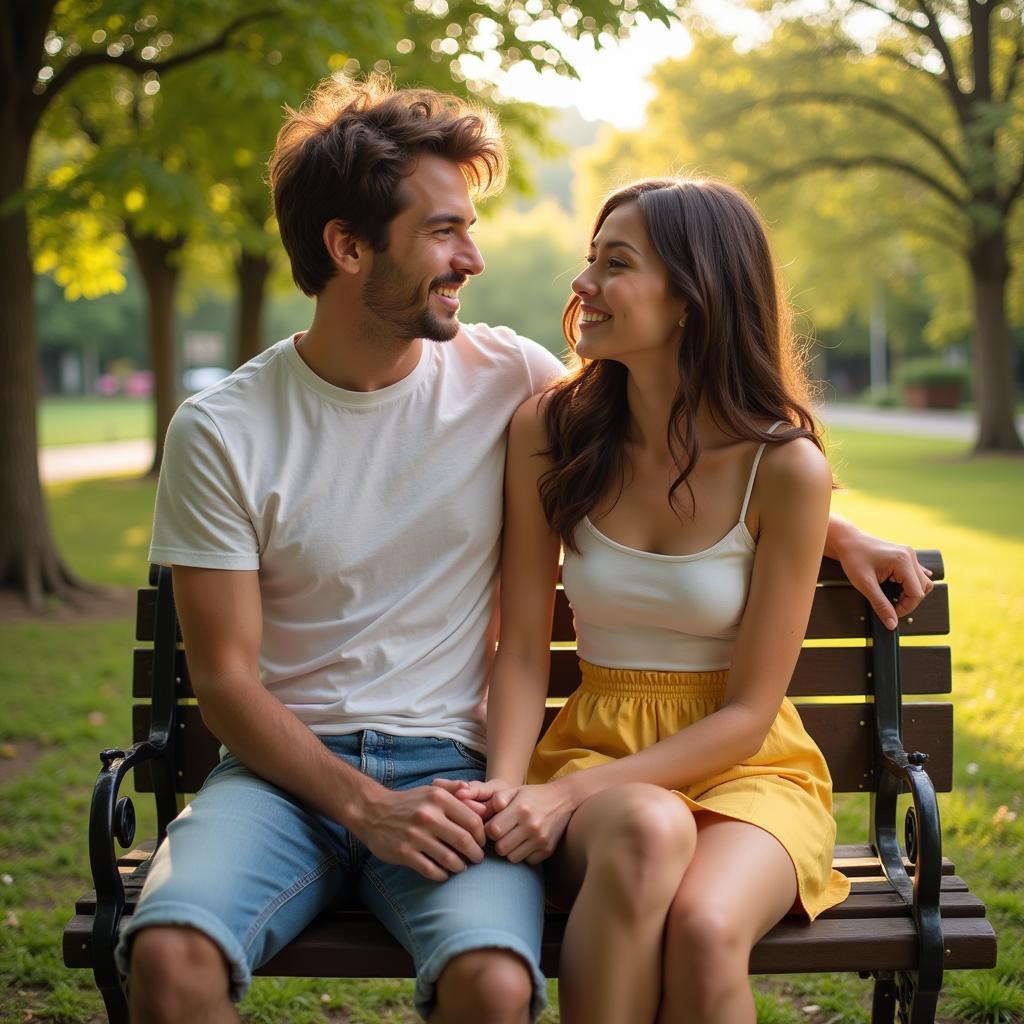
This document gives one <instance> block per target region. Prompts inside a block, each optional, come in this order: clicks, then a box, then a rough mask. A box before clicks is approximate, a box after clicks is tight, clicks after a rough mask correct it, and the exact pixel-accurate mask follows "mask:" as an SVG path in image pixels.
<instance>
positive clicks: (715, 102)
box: [702, 0, 1024, 452]
mask: <svg viewBox="0 0 1024 1024" xmlns="http://www.w3.org/2000/svg"><path fill="white" fill-rule="evenodd" d="M754 6H756V7H757V8H758V9H760V10H763V11H766V12H770V13H771V16H772V17H773V18H775V19H777V24H776V29H775V32H774V33H773V35H772V38H771V39H770V40H769V42H768V43H766V44H765V45H762V46H758V47H755V48H754V49H753V50H752V51H751V52H750V53H749V54H747V55H746V58H747V59H746V63H747V71H746V76H741V77H740V78H734V80H733V81H731V82H724V81H719V82H717V83H716V85H714V86H710V85H708V86H705V89H704V90H703V91H702V94H703V95H704V97H705V98H706V99H707V100H708V106H707V114H708V120H706V121H705V124H708V123H710V119H711V118H712V117H713V118H716V119H717V120H718V124H719V126H723V125H728V126H730V127H729V128H726V129H725V130H724V131H722V132H721V134H722V135H723V136H725V137H726V138H724V139H723V140H722V148H723V149H726V150H729V151H730V152H732V153H733V154H734V155H735V156H736V157H737V158H739V159H740V160H741V161H742V162H743V163H745V164H746V165H747V166H748V167H749V168H751V169H752V170H753V171H755V172H756V174H755V175H754V181H755V182H756V183H757V184H758V185H759V186H761V187H764V186H767V185H770V184H773V183H780V182H791V181H793V180H794V179H797V178H804V177H809V176H817V175H821V174H827V173H832V174H836V175H842V176H844V177H848V176H857V177H858V178H860V179H861V180H862V181H863V180H865V178H866V179H867V180H869V181H870V182H871V184H872V188H871V189H870V192H871V194H872V196H873V201H874V203H875V204H876V207H877V209H876V210H875V211H872V210H870V209H868V207H867V206H866V205H865V206H863V207H861V210H860V212H861V214H862V215H864V216H867V217H868V218H869V219H874V218H875V217H876V216H878V215H880V214H881V213H883V212H884V213H885V215H886V216H891V221H890V223H891V224H892V225H894V226H896V227H897V228H899V229H902V230H903V231H904V232H905V233H907V234H909V235H912V236H914V237H916V238H917V239H928V240H929V242H930V244H931V246H932V247H933V248H934V246H935V245H939V246H942V247H943V251H946V250H948V251H950V252H953V253H956V255H957V258H958V262H960V261H962V263H961V265H963V266H965V267H966V269H967V274H968V278H969V282H970V291H971V295H972V300H971V302H972V309H971V313H972V321H973V324H972V327H973V351H974V360H973V362H974V382H975V393H976V399H977V407H978V417H979V418H978V436H977V441H976V451H979V452H983V451H1020V450H1021V449H1022V444H1021V439H1020V437H1019V435H1018V433H1017V429H1016V425H1015V422H1014V406H1015V399H1016V394H1015V385H1014V373H1013V365H1012V348H1011V337H1010V325H1009V308H1010V304H1009V301H1008V297H1009V289H1010V288H1011V276H1012V273H1013V270H1014V255H1015V251H1014V247H1015V245H1017V244H1019V236H1018V235H1017V229H1018V226H1019V224H1020V217H1021V213H1020V210H1021V204H1020V203H1019V200H1020V197H1021V193H1022V191H1024V147H1022V146H1021V139H1022V137H1024V134H1022V128H1024V121H1022V113H1024V110H1022V104H1024V84H1022V80H1024V75H1022V74H1021V65H1022V64H1024V3H1022V2H1021V0H1013V2H996V0H990V2H982V0H913V2H900V0H832V2H830V3H827V4H826V5H824V7H823V9H822V11H821V13H820V14H816V15H814V16H810V17H808V16H807V10H806V5H800V4H797V3H795V2H793V0H785V2H783V3H773V4H768V3H761V2H759V3H756V4H755V5H754ZM866 18H867V19H870V20H868V21H866V20H865V19H866ZM723 85H724V89H723V88H722V87H723ZM772 125H774V135H773V136H772V129H771V126H772ZM758 126H759V127H758ZM745 135H746V138H744V136H745ZM751 135H753V136H755V137H761V138H769V137H774V139H775V143H774V144H773V145H770V146H768V147H767V148H762V149H760V151H757V152H754V151H753V149H752V146H751Z"/></svg>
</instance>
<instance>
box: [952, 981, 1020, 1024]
mask: <svg viewBox="0 0 1024 1024" xmlns="http://www.w3.org/2000/svg"><path fill="white" fill-rule="evenodd" d="M949 1009H950V1010H951V1012H952V1013H954V1014H955V1015H956V1019H957V1020H960V1021H964V1022H965V1024H1019V1022H1020V1021H1022V1020H1024V988H1021V986H1020V985H1018V984H1016V983H1014V982H1006V981H1002V980H1001V979H1000V978H998V977H997V976H995V975H993V974H988V973H986V974H982V973H978V974H973V975H971V976H970V977H967V978H959V977H955V978H953V979H952V981H951V984H950V996H949Z"/></svg>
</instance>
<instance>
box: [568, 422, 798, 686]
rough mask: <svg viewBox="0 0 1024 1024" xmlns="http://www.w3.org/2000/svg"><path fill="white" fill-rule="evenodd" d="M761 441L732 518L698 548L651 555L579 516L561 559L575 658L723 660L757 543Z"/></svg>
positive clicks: (616, 663)
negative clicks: (752, 521) (752, 516)
mask: <svg viewBox="0 0 1024 1024" xmlns="http://www.w3.org/2000/svg"><path fill="white" fill-rule="evenodd" d="M781 422H782V421H781V420H780V421H778V422H776V423H773V424H772V426H771V428H770V430H769V433H771V432H772V431H774V430H775V428H776V427H777V426H779V424H780V423H781ZM764 449H765V445H764V444H762V445H760V447H759V448H758V449H757V454H756V455H755V456H754V464H753V466H752V467H751V470H750V478H749V479H748V480H747V490H746V493H745V494H744V496H743V505H742V507H741V509H740V515H739V520H738V521H737V523H736V525H735V526H734V527H733V528H732V529H731V530H730V531H729V532H728V533H727V534H726V535H725V536H724V537H722V538H721V539H720V540H719V541H717V542H716V543H714V544H712V545H711V547H709V548H705V549H704V550H703V551H695V552H693V553H692V554H688V555H657V554H654V553H652V552H650V551H641V550H639V549H637V548H630V547H626V545H624V544H619V543H618V542H617V541H614V540H612V539H611V538H610V537H606V536H605V535H604V534H603V533H601V531H600V530H598V529H597V527H596V526H594V524H593V523H592V522H591V521H590V519H589V518H588V517H586V516H584V518H583V521H582V522H581V523H580V524H579V526H577V527H576V535H575V539H576V543H577V545H578V546H579V553H578V554H577V553H574V552H572V551H568V550H567V551H566V552H565V563H564V565H563V567H562V582H563V584H564V586H565V592H566V596H567V597H568V598H569V602H570V604H571V605H572V610H573V616H574V618H575V623H576V641H577V648H578V652H579V656H580V657H581V658H583V659H584V660H585V661H589V662H591V663H593V664H595V665H605V666H607V667H608V668H633V669H656V670H660V671H665V672H711V671H715V670H719V669H724V668H728V667H729V665H730V663H731V661H732V649H733V643H734V642H735V639H736V634H737V632H738V631H739V625H740V619H741V617H742V615H743V609H744V606H745V605H746V602H747V591H748V590H749V589H750V573H751V570H752V568H753V565H754V551H755V549H756V547H757V545H756V542H755V541H754V538H753V537H752V536H751V535H750V531H749V530H748V529H747V525H746V523H745V522H744V520H745V519H746V515H747V506H748V505H749V504H750V493H751V491H752V490H753V488H754V478H755V477H756V476H757V467H758V464H759V463H760V461H761V456H762V455H763V454H764Z"/></svg>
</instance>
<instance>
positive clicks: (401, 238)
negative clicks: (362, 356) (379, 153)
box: [363, 156, 484, 341]
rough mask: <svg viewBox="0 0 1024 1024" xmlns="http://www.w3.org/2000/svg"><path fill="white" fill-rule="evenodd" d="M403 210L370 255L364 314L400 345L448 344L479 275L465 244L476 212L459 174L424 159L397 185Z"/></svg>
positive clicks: (479, 262)
mask: <svg viewBox="0 0 1024 1024" xmlns="http://www.w3.org/2000/svg"><path fill="white" fill-rule="evenodd" d="M400 187H401V189H402V196H403V198H404V200H405V206H404V208H403V210H402V212H401V213H400V214H399V215H398V216H397V217H395V219H394V220H393V221H392V222H391V224H390V225H389V230H388V248H387V249H386V250H385V251H384V252H380V253H374V256H373V265H372V267H371V268H370V273H369V276H368V277H367V280H366V284H365V286H364V288H363V301H364V302H365V303H366V307H367V309H368V310H369V311H370V312H371V313H372V314H373V315H374V316H375V317H377V319H378V320H380V321H382V322H383V323H384V324H385V325H386V327H387V329H388V331H389V332H393V333H394V334H395V335H396V336H397V337H399V338H404V339H409V340H413V339H415V338H430V339H432V340H434V341H449V340H451V339H452V338H454V337H455V335H456V334H457V333H458V330H459V320H458V312H459V299H458V292H459V289H460V288H461V287H462V285H463V284H465V283H466V280H467V279H468V278H469V277H471V276H472V275H474V274H479V273H480V272H481V271H482V270H483V269H484V261H483V257H481V255H480V250H479V249H478V248H477V247H476V243H475V242H474V241H473V239H472V238H471V237H470V234H469V229H470V227H471V226H472V225H473V223H474V222H475V221H476V212H475V211H474V209H473V203H472V201H471V200H470V198H469V189H468V188H467V186H466V180H465V178H464V177H463V174H462V171H461V170H460V169H459V167H458V166H457V165H456V164H454V163H452V162H451V161H450V160H445V159H443V158H442V157H437V156H423V157H421V158H420V160H419V163H418V164H417V165H416V170H415V171H413V173H412V174H410V175H409V177H407V178H406V179H405V180H404V181H403V182H402V184H401V186H400Z"/></svg>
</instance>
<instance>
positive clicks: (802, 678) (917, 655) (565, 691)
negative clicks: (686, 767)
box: [132, 645, 953, 700]
mask: <svg viewBox="0 0 1024 1024" xmlns="http://www.w3.org/2000/svg"><path fill="white" fill-rule="evenodd" d="M870 660H871V648H870V647H866V646H864V645H859V646H857V647H805V648H804V649H803V650H802V651H801V652H800V657H799V659H798V661H797V664H796V670H795V671H794V673H793V678H792V680H791V681H790V684H789V695H790V696H791V697H861V696H866V695H867V694H870V693H872V692H873V689H874V688H873V687H872V685H871V680H870V678H869V676H868V672H869V671H870V668H871V666H870ZM132 661H133V663H132V696H133V697H136V698H141V697H150V696H152V693H153V650H152V648H148V647H138V648H136V649H135V650H134V651H133V652H132ZM900 665H901V668H902V673H903V681H904V685H903V692H904V694H908V695H909V694H925V693H927V694H932V693H934V694H941V693H950V692H951V690H952V679H953V672H952V667H951V658H950V652H949V648H948V647H938V646H928V647H901V648H900ZM175 668H176V673H175V675H176V678H177V685H176V687H175V694H176V696H177V698H178V699H179V700H184V699H188V698H191V697H194V696H195V694H194V693H193V692H192V682H191V680H190V679H189V675H188V664H187V663H186V661H185V652H184V651H183V650H181V649H179V650H178V651H177V654H176V657H175ZM579 681H580V674H579V666H578V662H577V658H576V651H575V649H572V650H568V649H565V648H558V649H556V650H553V651H552V652H551V676H550V681H549V683H548V695H549V696H551V697H568V696H569V695H570V694H571V693H572V692H573V690H575V689H576V687H577V686H578V685H579Z"/></svg>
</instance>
